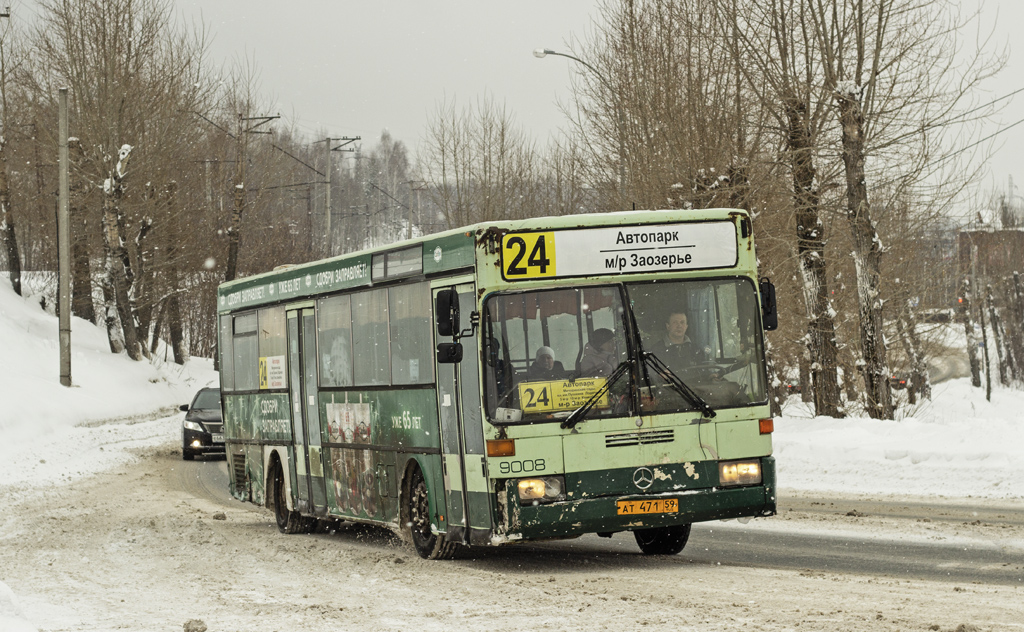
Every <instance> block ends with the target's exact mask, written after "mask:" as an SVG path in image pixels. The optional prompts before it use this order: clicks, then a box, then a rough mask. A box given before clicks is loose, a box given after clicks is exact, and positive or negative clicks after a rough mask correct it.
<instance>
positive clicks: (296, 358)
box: [288, 308, 327, 516]
mask: <svg viewBox="0 0 1024 632" xmlns="http://www.w3.org/2000/svg"><path fill="white" fill-rule="evenodd" d="M288 373H289V376H288V377H289V380H288V387H289V394H290V396H291V397H290V400H291V407H292V410H291V417H292V427H293V432H294V437H295V481H294V482H295V486H294V487H295V499H296V509H298V510H299V511H301V512H303V513H306V514H316V515H318V516H325V515H326V513H327V493H326V486H325V482H324V466H323V459H322V455H321V453H322V448H321V443H322V441H321V438H320V412H319V404H318V402H317V364H316V317H315V316H314V313H313V309H312V308H307V309H303V310H292V311H289V312H288Z"/></svg>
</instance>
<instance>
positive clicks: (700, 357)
mask: <svg viewBox="0 0 1024 632" xmlns="http://www.w3.org/2000/svg"><path fill="white" fill-rule="evenodd" d="M688 328H689V325H688V321H687V318H686V314H685V313H683V312H678V311H676V312H672V313H670V314H669V315H668V319H667V320H666V321H665V336H664V337H663V338H662V340H661V342H658V343H655V344H654V345H652V347H651V349H649V351H652V352H653V353H654V355H656V356H658V358H659V359H660V360H662V361H663V362H665V363H666V364H668V365H669V366H671V367H677V368H685V367H689V366H694V365H697V364H701V363H703V362H706V361H707V353H705V352H704V350H702V349H700V348H698V347H697V345H696V344H694V342H693V341H692V340H690V337H689V336H687V335H686V330H687V329H688Z"/></svg>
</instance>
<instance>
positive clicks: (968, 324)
mask: <svg viewBox="0 0 1024 632" xmlns="http://www.w3.org/2000/svg"><path fill="white" fill-rule="evenodd" d="M960 317H961V318H962V319H963V323H964V334H965V335H966V336H967V359H968V361H969V362H970V364H971V386H973V387H974V388H981V362H980V361H979V359H978V336H977V335H976V334H975V333H974V312H973V311H971V280H970V279H964V292H963V297H962V298H961V300H960Z"/></svg>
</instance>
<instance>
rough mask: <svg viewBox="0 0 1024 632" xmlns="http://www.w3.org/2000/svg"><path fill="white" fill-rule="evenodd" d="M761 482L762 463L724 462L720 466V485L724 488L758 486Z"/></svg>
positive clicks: (754, 460)
mask: <svg viewBox="0 0 1024 632" xmlns="http://www.w3.org/2000/svg"><path fill="white" fill-rule="evenodd" d="M760 482H761V461H760V460H758V459H753V460H750V461H722V462H721V463H719V464H718V484H719V485H721V486H722V487H732V486H735V485H757V484H758V483H760Z"/></svg>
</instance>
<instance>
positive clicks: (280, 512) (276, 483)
mask: <svg viewBox="0 0 1024 632" xmlns="http://www.w3.org/2000/svg"><path fill="white" fill-rule="evenodd" d="M272 467H273V469H272V470H271V474H270V486H271V499H272V502H273V503H274V518H276V519H277V530H278V531H280V532H281V533H308V532H309V521H308V520H306V519H305V518H303V517H302V515H301V514H299V512H297V511H289V510H288V498H287V497H286V496H285V494H286V491H285V486H284V471H283V470H282V469H281V464H280V463H274V465H273V466H272Z"/></svg>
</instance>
